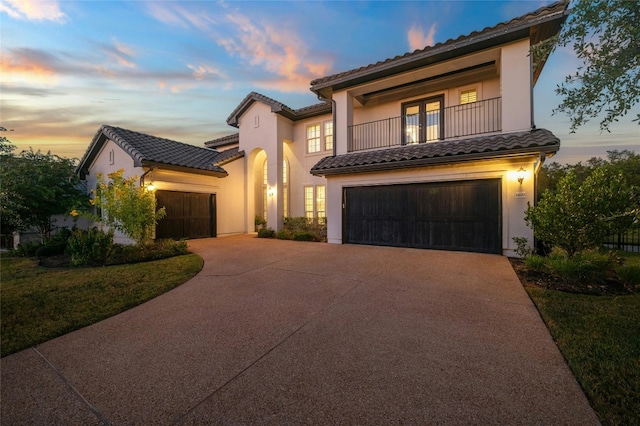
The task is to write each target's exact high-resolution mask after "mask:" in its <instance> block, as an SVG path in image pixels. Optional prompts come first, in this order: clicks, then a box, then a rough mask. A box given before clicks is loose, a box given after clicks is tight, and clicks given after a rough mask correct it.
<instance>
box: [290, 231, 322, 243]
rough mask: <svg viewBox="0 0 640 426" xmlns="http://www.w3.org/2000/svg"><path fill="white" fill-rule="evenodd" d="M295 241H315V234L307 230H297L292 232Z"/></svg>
mask: <svg viewBox="0 0 640 426" xmlns="http://www.w3.org/2000/svg"><path fill="white" fill-rule="evenodd" d="M293 239H294V240H295V241H317V237H316V234H314V233H313V232H309V231H299V232H296V233H295V234H293Z"/></svg>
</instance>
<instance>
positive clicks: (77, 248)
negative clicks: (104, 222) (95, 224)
mask: <svg viewBox="0 0 640 426" xmlns="http://www.w3.org/2000/svg"><path fill="white" fill-rule="evenodd" d="M112 249H113V231H111V230H110V231H109V232H104V231H102V230H99V229H97V228H91V229H88V230H86V231H84V230H82V229H76V230H75V231H73V233H72V235H71V238H69V241H68V244H67V251H68V253H69V254H70V255H71V264H72V265H73V266H87V265H92V266H100V265H104V264H105V263H106V262H107V259H108V258H109V255H110V253H111V251H112Z"/></svg>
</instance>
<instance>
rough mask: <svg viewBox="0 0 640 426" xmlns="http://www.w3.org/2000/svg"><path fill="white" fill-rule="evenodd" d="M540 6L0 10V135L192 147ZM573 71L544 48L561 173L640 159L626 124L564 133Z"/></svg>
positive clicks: (77, 150) (69, 149) (543, 100)
mask: <svg viewBox="0 0 640 426" xmlns="http://www.w3.org/2000/svg"><path fill="white" fill-rule="evenodd" d="M550 3H551V2H550V1H499V2H487V1H435V2H430V1H412V2H370V1H329V2H319V1H315V2H302V1H296V2H284V1H271V2H253V1H241V2H235V1H217V2H213V1H177V2H170V1H135V0H132V1H90V0H85V1H14V0H0V37H1V41H0V48H1V57H0V96H1V100H0V126H2V127H5V128H7V129H13V131H10V132H7V133H4V134H3V135H5V136H7V137H8V138H9V139H10V140H11V141H12V143H13V144H15V145H17V146H18V149H19V150H21V149H27V148H28V147H29V146H31V147H33V148H34V149H42V150H43V151H48V150H50V151H51V152H52V153H54V154H57V155H60V156H64V157H77V158H79V157H81V156H82V154H83V153H84V151H85V149H86V148H87V146H88V144H89V142H90V141H91V138H92V137H93V135H94V134H95V132H96V131H97V130H98V128H99V127H100V126H101V125H102V124H110V125H113V126H118V127H124V128H127V129H131V130H135V131H140V132H144V133H149V134H152V135H155V136H160V137H166V138H170V139H175V140H179V141H182V142H186V143H190V144H194V145H202V143H203V142H204V141H207V140H210V139H213V138H216V137H219V136H224V135H227V134H230V133H233V132H234V131H235V130H236V129H234V128H232V127H230V126H228V125H227V124H226V118H227V117H228V115H229V114H230V113H231V111H233V109H234V108H235V107H236V106H237V105H238V104H239V103H240V101H241V100H242V99H243V98H244V97H245V96H246V95H247V94H248V93H249V92H251V91H257V92H259V93H262V94H264V95H266V96H269V97H271V98H273V99H276V100H278V101H280V102H283V103H285V104H286V105H288V106H289V107H292V108H300V107H304V106H308V105H312V104H315V103H317V102H318V100H317V98H316V97H315V96H314V95H313V93H311V92H310V91H309V82H310V81H311V80H312V79H314V78H318V77H322V76H325V75H330V74H334V73H336V72H341V71H346V70H349V69H353V68H357V67H360V66H364V65H368V64H371V63H375V62H377V61H380V60H384V59H386V58H390V57H394V56H397V55H402V54H404V53H406V52H409V51H413V50H415V49H421V48H424V47H425V46H428V45H433V44H434V43H437V42H443V41H446V40H448V39H450V38H455V37H458V36H459V35H463V34H465V35H466V34H469V33H470V32H472V31H475V30H482V29H483V28H485V27H487V26H493V25H496V24H498V23H499V22H503V21H507V20H509V19H512V18H515V17H518V16H521V15H523V14H525V13H527V12H530V11H533V10H535V9H537V8H539V7H541V6H544V5H547V4H550ZM578 65H579V62H578V61H577V59H576V58H575V56H574V55H573V52H572V51H571V50H569V49H563V50H559V51H556V52H555V53H554V54H553V55H552V57H551V58H550V60H549V61H548V63H547V65H546V67H545V69H544V71H543V73H542V76H541V77H540V79H539V80H538V84H537V86H536V89H535V93H534V96H535V104H536V108H535V114H536V124H537V126H538V127H542V128H547V129H549V130H551V131H552V132H554V133H555V134H556V135H557V136H558V137H560V139H561V140H562V148H561V150H560V153H559V154H558V155H557V157H556V158H555V159H556V161H559V162H561V163H567V162H569V163H573V162H576V161H579V160H585V159H588V158H590V157H592V156H598V155H606V151H607V150H611V149H635V150H636V151H640V142H638V141H639V140H640V126H638V125H637V124H636V123H632V122H631V119H632V118H633V117H635V115H636V114H637V113H638V107H637V106H636V108H635V110H634V111H633V112H632V113H630V114H629V115H628V116H627V117H625V118H622V119H621V120H620V123H618V124H614V125H613V126H612V128H611V130H612V133H610V134H608V133H603V134H601V133H600V131H599V128H598V122H597V121H594V122H593V123H590V125H588V126H586V127H584V128H581V129H579V130H578V132H577V134H573V135H571V134H569V120H568V118H567V117H566V116H564V115H556V116H551V110H552V109H553V108H554V107H555V106H557V105H558V103H559V99H558V98H557V97H556V95H555V94H554V88H555V86H556V85H557V84H558V83H560V82H561V81H562V80H563V78H564V76H565V75H567V74H569V73H571V72H575V69H576V67H577V66H578Z"/></svg>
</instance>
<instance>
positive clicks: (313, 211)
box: [304, 185, 327, 219]
mask: <svg viewBox="0 0 640 426" xmlns="http://www.w3.org/2000/svg"><path fill="white" fill-rule="evenodd" d="M326 205H327V202H326V190H325V186H324V185H316V186H311V185H309V186H305V187H304V216H305V217H306V218H307V219H314V218H324V217H326V214H327V209H326Z"/></svg>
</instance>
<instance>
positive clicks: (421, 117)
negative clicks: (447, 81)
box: [402, 96, 444, 145]
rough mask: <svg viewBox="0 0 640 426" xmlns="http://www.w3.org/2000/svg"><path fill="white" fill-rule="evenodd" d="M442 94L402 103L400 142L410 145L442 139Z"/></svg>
mask: <svg viewBox="0 0 640 426" xmlns="http://www.w3.org/2000/svg"><path fill="white" fill-rule="evenodd" d="M443 108H444V96H436V97H433V98H427V99H421V100H419V101H413V102H407V103H404V104H402V129H403V135H402V138H403V139H402V143H403V145H410V144H415V143H423V142H434V141H437V140H440V139H444V114H443Z"/></svg>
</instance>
